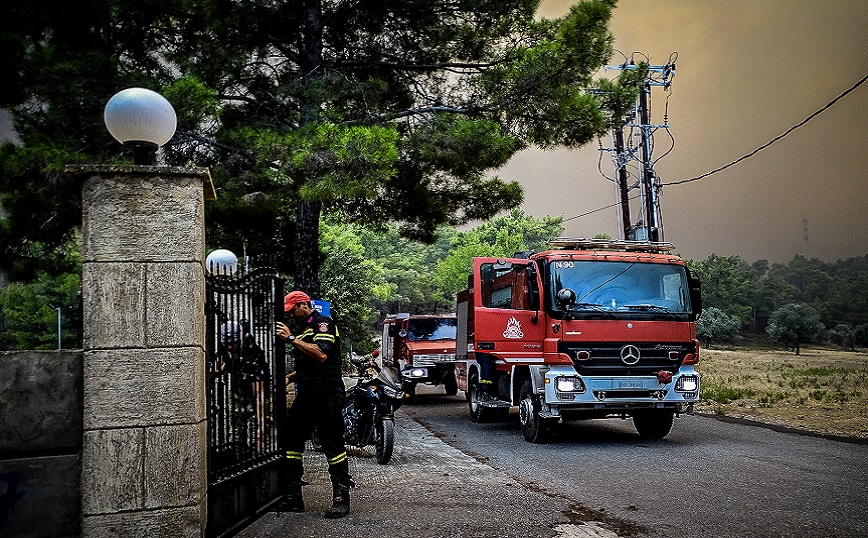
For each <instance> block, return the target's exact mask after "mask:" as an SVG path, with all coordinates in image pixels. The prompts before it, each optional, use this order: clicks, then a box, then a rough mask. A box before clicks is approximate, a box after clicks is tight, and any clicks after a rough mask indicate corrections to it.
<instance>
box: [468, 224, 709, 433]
mask: <svg viewBox="0 0 868 538" xmlns="http://www.w3.org/2000/svg"><path fill="white" fill-rule="evenodd" d="M551 246H552V250H547V251H544V252H539V253H535V254H532V253H519V254H517V255H516V257H514V258H509V259H497V258H474V260H473V273H472V274H471V275H470V279H469V282H468V283H469V288H468V289H467V290H464V291H462V292H460V293H459V295H458V311H457V317H458V332H457V337H456V342H457V344H456V346H457V347H456V349H457V356H456V372H457V379H458V386H459V388H461V389H463V390H464V391H465V393H466V395H467V400H468V402H469V407H470V416H471V418H472V419H473V420H474V421H477V422H482V421H486V420H493V419H502V418H504V417H505V416H506V415H507V414H508V413H509V410H510V408H511V407H512V406H518V412H519V422H520V425H521V431H522V434H523V435H524V437H525V439H526V440H528V441H530V442H533V443H539V442H544V441H545V440H546V439H547V437H548V435H549V433H550V432H551V429H552V428H553V427H554V426H555V424H557V423H559V422H561V421H563V420H565V419H592V418H605V417H621V418H626V417H632V419H633V423H634V425H635V427H636V430H637V431H638V433H639V434H640V435H641V436H643V437H649V438H662V437H665V436H666V435H667V434H668V433H669V431H670V429H671V428H672V423H673V419H674V417H675V416H676V415H678V414H681V413H691V412H692V410H693V409H692V408H693V404H694V403H695V402H696V401H697V400H698V398H699V378H700V376H699V373H698V372H697V371H696V370H695V369H694V366H695V365H696V364H697V363H698V362H699V342H698V341H697V339H696V330H695V327H694V322H695V320H696V318H697V317H698V316H699V314H700V311H701V297H700V283H699V279H698V278H696V277H694V276H692V275H691V274H690V271H689V270H688V268H687V267H686V266H685V264H684V261H683V260H682V259H681V258H680V257H678V256H677V255H674V254H672V253H671V251H672V246H671V245H670V244H668V243H649V242H633V241H600V240H586V239H557V240H554V241H552V242H551ZM486 378H489V379H486ZM483 383H484V384H483ZM489 387H490V388H489ZM480 389H483V390H480ZM485 389H487V390H485Z"/></svg>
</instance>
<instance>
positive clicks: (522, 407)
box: [518, 380, 549, 443]
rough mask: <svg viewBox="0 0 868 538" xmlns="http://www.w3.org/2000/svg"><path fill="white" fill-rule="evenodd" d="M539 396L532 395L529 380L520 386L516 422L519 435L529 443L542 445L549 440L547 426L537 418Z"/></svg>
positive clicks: (542, 420) (531, 386)
mask: <svg viewBox="0 0 868 538" xmlns="http://www.w3.org/2000/svg"><path fill="white" fill-rule="evenodd" d="M539 411H540V404H539V395H537V394H534V392H533V384H532V383H531V382H530V380H528V381H525V382H524V385H522V386H521V393H520V397H519V401H518V420H519V424H520V425H521V434H522V435H524V438H525V440H526V441H529V442H531V443H544V442H546V441H547V440H548V438H549V425H548V424H547V423H546V421H545V420H544V419H542V418H540V416H539Z"/></svg>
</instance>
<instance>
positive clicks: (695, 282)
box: [687, 274, 702, 321]
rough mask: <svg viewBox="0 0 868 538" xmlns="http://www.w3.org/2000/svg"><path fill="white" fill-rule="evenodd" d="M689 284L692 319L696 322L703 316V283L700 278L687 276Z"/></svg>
mask: <svg viewBox="0 0 868 538" xmlns="http://www.w3.org/2000/svg"><path fill="white" fill-rule="evenodd" d="M687 282H688V285H689V286H690V309H691V310H692V313H691V315H690V317H691V318H692V319H693V320H694V321H695V320H696V318H698V317H699V315H700V314H702V282H700V281H699V277H697V276H693V275H691V274H688V275H687Z"/></svg>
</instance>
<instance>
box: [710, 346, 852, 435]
mask: <svg viewBox="0 0 868 538" xmlns="http://www.w3.org/2000/svg"><path fill="white" fill-rule="evenodd" d="M700 359H701V360H700V363H699V367H698V369H699V371H700V373H701V374H702V386H701V390H700V402H699V404H698V405H697V406H696V411H698V412H700V413H708V414H717V415H727V416H731V417H737V418H744V419H748V420H754V421H758V422H763V423H768V424H775V425H779V426H787V427H791V428H796V429H801V430H807V431H812V432H816V433H821V434H825V435H834V436H844V437H852V438H860V439H868V353H864V352H846V351H836V350H831V349H824V348H814V347H806V348H802V350H801V354H800V355H796V354H795V353H792V352H786V351H783V350H780V351H775V350H752V349H741V348H736V347H727V348H723V347H721V348H718V349H702V350H701V354H700Z"/></svg>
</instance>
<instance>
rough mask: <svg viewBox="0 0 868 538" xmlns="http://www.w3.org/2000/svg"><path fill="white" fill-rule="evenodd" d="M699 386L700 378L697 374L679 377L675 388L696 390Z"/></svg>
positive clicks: (680, 390)
mask: <svg viewBox="0 0 868 538" xmlns="http://www.w3.org/2000/svg"><path fill="white" fill-rule="evenodd" d="M698 386H699V379H697V377H696V376H695V375H684V376H681V377H679V378H678V381H677V382H676V383H675V390H677V391H678V392H695V391H696V389H697V387H698Z"/></svg>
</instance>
